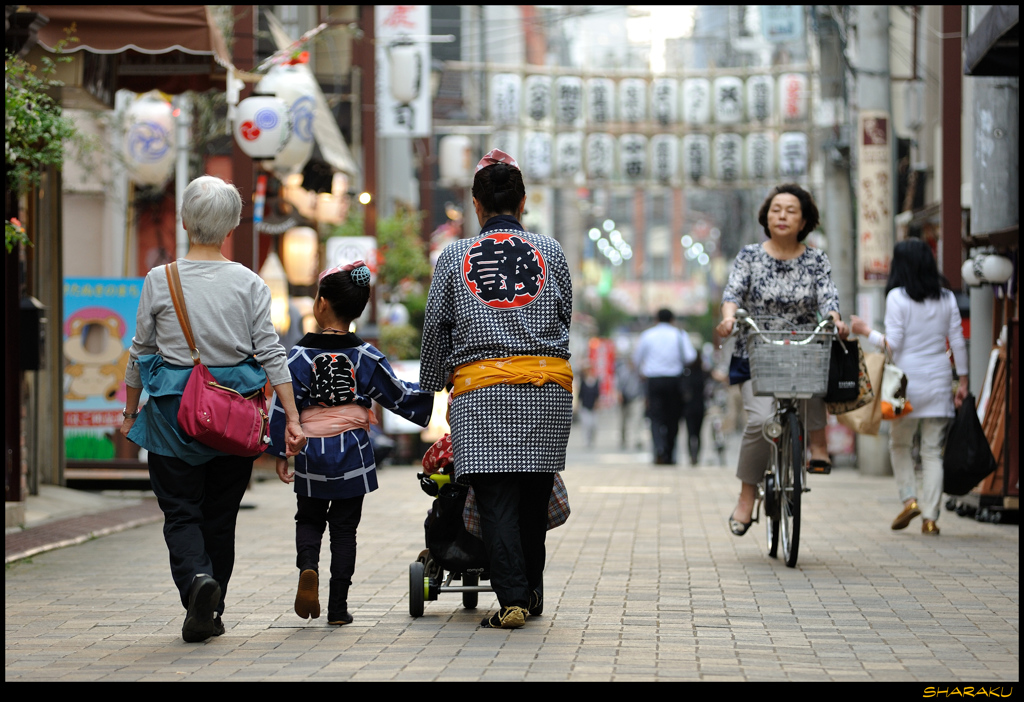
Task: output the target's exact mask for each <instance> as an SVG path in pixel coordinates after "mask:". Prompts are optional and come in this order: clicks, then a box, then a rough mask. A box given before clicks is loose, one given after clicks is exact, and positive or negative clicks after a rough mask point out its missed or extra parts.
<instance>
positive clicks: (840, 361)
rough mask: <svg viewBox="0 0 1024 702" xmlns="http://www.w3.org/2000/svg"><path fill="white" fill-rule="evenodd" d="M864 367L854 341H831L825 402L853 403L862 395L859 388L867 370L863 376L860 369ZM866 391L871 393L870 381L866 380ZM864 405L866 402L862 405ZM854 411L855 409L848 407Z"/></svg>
mask: <svg viewBox="0 0 1024 702" xmlns="http://www.w3.org/2000/svg"><path fill="white" fill-rule="evenodd" d="M863 365H864V352H863V351H861V349H860V344H859V343H858V342H857V340H856V339H850V340H848V341H845V342H844V341H841V340H839V339H834V340H833V341H832V355H831V357H830V359H829V366H828V392H827V393H826V394H825V402H830V403H848V402H855V401H856V400H857V399H858V398H860V397H861V396H862V395H863V394H865V393H863V392H862V388H861V386H862V385H863V382H864V381H865V380H867V369H866V367H865V368H864V372H863V374H862V373H861V367H862V366H863ZM867 383H868V390H867V392H868V393H870V392H871V381H870V380H867ZM864 404H866V402H865V403H864ZM850 409H856V407H850Z"/></svg>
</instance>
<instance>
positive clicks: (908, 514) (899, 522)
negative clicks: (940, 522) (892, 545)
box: [892, 500, 934, 531]
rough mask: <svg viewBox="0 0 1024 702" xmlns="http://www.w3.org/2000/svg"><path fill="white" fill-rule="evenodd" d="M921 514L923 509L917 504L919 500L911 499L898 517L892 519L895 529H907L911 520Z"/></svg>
mask: <svg viewBox="0 0 1024 702" xmlns="http://www.w3.org/2000/svg"><path fill="white" fill-rule="evenodd" d="M920 514H921V509H920V508H919V507H918V506H917V500H911V501H910V504H909V505H907V506H905V507H904V508H903V511H902V512H900V513H899V514H898V515H897V516H896V519H894V520H892V529H893V531H898V530H900V529H906V528H907V526H908V525H909V524H910V522H911V520H912V519H913V518H914V517H916V516H918V515H920ZM933 523H934V522H933Z"/></svg>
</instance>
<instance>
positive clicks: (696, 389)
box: [683, 354, 707, 466]
mask: <svg viewBox="0 0 1024 702" xmlns="http://www.w3.org/2000/svg"><path fill="white" fill-rule="evenodd" d="M706 380H707V374H706V373H705V372H704V358H703V356H702V355H701V354H698V355H697V358H695V359H694V360H693V361H691V362H690V363H688V364H686V372H684V374H683V419H684V420H686V441H687V449H688V450H689V454H690V465H691V466H696V465H697V464H698V463H699V462H700V432H701V428H702V427H703V426H704V412H705V408H706V405H705V402H706V398H705V395H704V393H705V388H704V385H705V382H706Z"/></svg>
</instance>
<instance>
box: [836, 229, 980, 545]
mask: <svg viewBox="0 0 1024 702" xmlns="http://www.w3.org/2000/svg"><path fill="white" fill-rule="evenodd" d="M851 327H852V329H853V331H854V333H856V334H861V335H864V336H868V337H869V339H870V341H871V343H873V344H875V345H876V346H879V347H881V346H882V345H883V344H888V345H889V348H890V349H891V350H892V354H893V360H894V361H895V362H896V365H897V366H899V367H900V369H902V370H903V372H904V373H906V374H907V401H908V402H909V403H910V405H911V407H913V411H912V412H911V414H910V415H908V416H907V417H903V418H900V419H896V420H893V423H892V429H891V431H890V434H889V453H890V455H891V457H892V470H893V474H894V475H895V476H896V482H897V485H898V486H899V491H900V498H901V499H902V500H903V511H902V512H900V514H899V515H898V516H897V517H896V519H895V520H894V521H893V523H892V528H893V529H905V528H906V527H907V525H908V524H910V522H911V520H912V519H913V518H914V517H916V516H918V515H920V514H923V515H924V522H923V524H922V525H921V532H922V533H923V534H930V535H933V536H934V535H937V534H938V533H939V528H938V527H937V526H936V525H935V520H937V519H938V518H939V503H940V502H941V500H942V446H943V444H944V443H945V437H946V428H947V426H948V425H949V419H950V417H952V416H954V415H955V414H956V411H955V409H954V408H958V407H960V404H961V403H962V402H963V400H964V398H965V397H967V345H966V343H965V342H964V335H963V330H962V328H961V326H960V310H959V309H958V308H957V304H956V298H955V297H954V295H953V293H952V292H951V291H949V290H947V289H944V288H943V279H942V277H941V276H940V275H939V271H938V268H937V267H936V265H935V257H934V256H933V255H932V250H931V248H930V247H929V246H928V244H927V243H925V242H924V241H922V240H921V239H907V240H906V241H901V242H900V243H899V244H897V245H896V249H895V251H894V252H893V258H892V264H891V266H890V268H889V282H888V284H887V285H886V297H885V335H884V336H883V335H882V334H881V333H879V332H877V331H873V330H872V329H871V328H870V327H868V325H867V323H865V322H864V320H862V319H860V318H859V317H856V316H854V317H853V318H852V320H851ZM947 340H948V342H949V348H951V349H952V351H953V361H954V363H955V364H956V372H957V375H958V376H959V379H960V380H959V386H958V388H957V391H956V395H955V396H954V394H953V390H952V382H953V369H952V367H951V365H950V363H949V357H948V356H947V355H946V343H947ZM918 430H920V432H921V467H922V471H923V479H922V485H921V492H920V493H918V491H917V486H916V484H915V482H916V481H915V479H914V459H913V457H912V455H911V450H912V448H913V443H914V434H915V433H917V431H918ZM918 494H920V496H921V499H920V500H918V499H917V496H918Z"/></svg>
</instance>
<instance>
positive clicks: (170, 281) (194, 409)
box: [165, 262, 270, 456]
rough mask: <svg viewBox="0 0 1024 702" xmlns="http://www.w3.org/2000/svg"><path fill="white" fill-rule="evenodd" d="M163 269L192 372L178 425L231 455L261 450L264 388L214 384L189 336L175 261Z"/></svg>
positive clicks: (265, 427)
mask: <svg viewBox="0 0 1024 702" xmlns="http://www.w3.org/2000/svg"><path fill="white" fill-rule="evenodd" d="M165 268H166V270H167V286H168V287H169V288H170V290H171V300H172V301H173V302H174V311H175V312H176V313H177V315H178V323H179V324H180V325H181V330H182V331H183V332H184V333H185V340H186V341H187V342H188V346H189V348H190V349H191V350H192V364H193V366H192V374H191V375H190V376H189V378H188V383H186V385H185V392H184V394H182V396H181V407H180V409H179V410H178V424H180V425H181V428H182V430H183V431H184V432H185V433H186V434H188V435H189V436H191V437H192V438H193V439H195V440H196V441H198V442H200V443H202V444H205V445H207V446H209V447H210V448H214V449H217V450H218V451H223V452H224V453H230V454H232V455H234V456H256V455H259V454H261V453H263V451H265V450H266V448H267V446H269V445H270V417H269V415H268V414H267V398H266V396H265V395H264V394H263V388H260V389H259V390H257V391H256V392H254V393H252V394H251V395H245V396H243V395H242V394H241V393H240V392H238V391H237V390H233V389H232V388H229V387H225V386H224V385H220V384H218V383H217V380H216V378H214V377H213V374H212V373H210V369H209V368H207V367H206V366H205V365H204V364H203V362H202V359H201V357H200V355H199V349H198V348H196V344H195V339H194V337H193V336H192V324H191V323H190V322H189V319H188V310H187V309H186V308H185V295H184V293H183V292H182V290H181V276H179V275H178V264H177V262H175V263H170V264H167V265H166V266H165Z"/></svg>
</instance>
